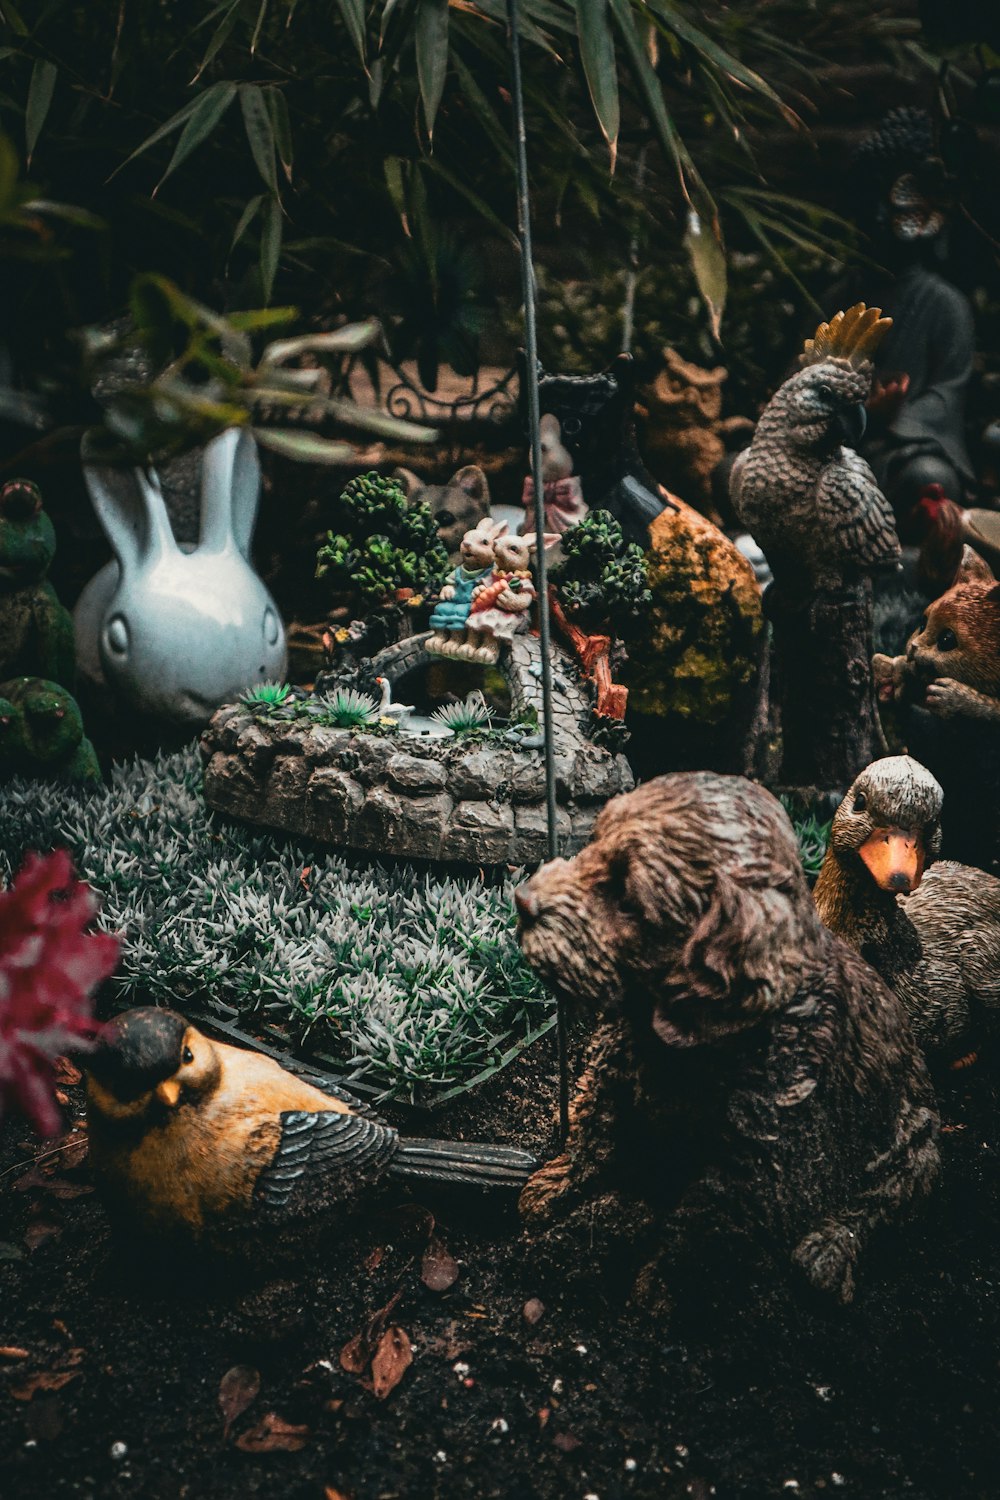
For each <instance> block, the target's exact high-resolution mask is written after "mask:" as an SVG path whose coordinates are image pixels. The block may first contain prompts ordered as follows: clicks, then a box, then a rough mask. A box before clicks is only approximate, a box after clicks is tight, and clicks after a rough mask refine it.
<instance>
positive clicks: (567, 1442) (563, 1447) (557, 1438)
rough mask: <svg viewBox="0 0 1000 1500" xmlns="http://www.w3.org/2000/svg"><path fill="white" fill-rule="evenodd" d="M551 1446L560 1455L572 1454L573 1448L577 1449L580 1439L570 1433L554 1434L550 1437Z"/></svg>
mask: <svg viewBox="0 0 1000 1500" xmlns="http://www.w3.org/2000/svg"><path fill="white" fill-rule="evenodd" d="M552 1446H553V1448H558V1449H559V1452H560V1453H572V1452H573V1450H574V1449H575V1448H579V1446H580V1439H579V1438H578V1437H574V1436H573V1434H572V1433H571V1432H556V1433H553V1435H552Z"/></svg>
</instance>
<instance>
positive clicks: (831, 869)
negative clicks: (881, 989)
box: [814, 755, 1000, 1067]
mask: <svg viewBox="0 0 1000 1500" xmlns="http://www.w3.org/2000/svg"><path fill="white" fill-rule="evenodd" d="M943 803H944V794H943V793H942V790H941V787H940V785H939V784H938V782H937V781H936V780H935V779H934V777H933V776H932V775H931V773H930V772H929V771H928V770H927V768H926V767H925V766H922V765H921V764H920V762H919V761H916V760H914V759H913V758H912V757H911V756H909V755H890V756H886V757H885V758H884V759H882V760H876V761H873V762H872V764H871V765H870V766H868V767H867V768H866V770H864V771H862V773H861V775H860V776H859V777H858V778H857V780H856V781H855V782H854V784H853V786H852V787H851V789H850V791H849V792H848V793H847V796H846V797H845V798H844V800H843V801H842V802H841V804H840V806H839V807H838V809H837V812H836V814H835V816H834V819H833V825H832V828H831V830H830V846H829V848H828V850H827V853H826V858H825V859H824V861H823V866H822V869H821V870H820V873H819V878H818V880H817V881H816V889H815V892H814V895H815V900H816V906H817V909H818V911H819V914H820V917H821V918H822V920H823V922H824V923H825V924H826V926H827V927H829V928H830V930H831V931H832V932H835V933H836V934H837V936H838V937H840V938H842V939H843V940H844V941H845V942H846V943H848V944H850V946H851V947H852V948H855V949H856V950H857V951H858V952H859V953H860V954H861V956H862V957H863V958H864V959H866V960H867V961H868V963H870V964H871V966H872V968H874V969H876V970H877V971H878V973H879V974H881V976H882V978H883V979H884V980H885V981H886V982H887V983H888V984H889V985H890V986H891V987H892V988H893V989H894V990H895V991H896V993H897V994H898V995H899V997H900V998H901V1000H902V1001H903V1003H904V1005H905V1006H906V1009H907V1011H908V1013H909V1017H910V1024H911V1026H912V1027H913V1034H914V1036H915V1037H916V1040H917V1042H918V1043H919V1044H920V1046H921V1047H922V1048H923V1050H924V1051H925V1053H928V1054H930V1055H937V1057H939V1058H940V1059H941V1060H942V1061H946V1062H949V1063H950V1065H951V1066H952V1067H961V1066H963V1065H965V1064H966V1063H968V1062H971V1061H974V1059H975V1053H974V1052H970V1050H969V1049H970V1046H972V1045H974V1044H975V1040H976V1033H977V1025H978V1023H979V1021H980V1019H981V1018H982V1019H988V1018H989V1016H990V1014H991V1013H992V1012H993V1011H995V1010H1000V880H998V879H996V878H995V877H994V876H992V875H987V874H985V873H984V872H983V871H982V870H977V869H973V868H972V867H971V866H969V865H960V864H955V863H954V862H953V861H951V860H940V861H938V862H937V863H934V864H932V861H934V860H935V859H936V857H937V854H938V851H939V850H940V847H941V812H942V806H943ZM928 865H931V868H930V869H926V866H928ZM925 870H926V873H925Z"/></svg>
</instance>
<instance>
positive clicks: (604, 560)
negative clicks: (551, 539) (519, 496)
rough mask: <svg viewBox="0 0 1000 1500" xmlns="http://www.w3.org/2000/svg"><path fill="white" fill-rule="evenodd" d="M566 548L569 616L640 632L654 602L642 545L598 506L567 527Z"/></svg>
mask: <svg viewBox="0 0 1000 1500" xmlns="http://www.w3.org/2000/svg"><path fill="white" fill-rule="evenodd" d="M562 550H563V557H564V562H563V566H562V571H561V572H560V574H559V581H558V587H559V597H560V600H561V602H562V605H563V608H564V609H565V611H566V613H567V615H568V616H569V618H570V619H571V620H572V621H574V623H575V624H578V625H579V626H580V627H581V629H584V630H595V631H604V630H607V629H608V628H609V627H610V630H611V632H612V634H614V635H620V636H621V637H622V638H623V639H625V640H627V639H628V638H629V637H630V636H633V635H635V633H636V630H637V628H638V627H640V626H641V624H642V621H643V620H644V619H645V617H646V615H647V613H648V612H649V607H650V605H651V604H652V602H653V596H652V594H651V593H650V591H649V585H648V579H647V576H646V563H645V559H644V557H643V554H642V548H641V547H639V546H637V545H636V544H635V542H626V541H625V538H624V537H623V535H622V529H621V526H620V524H619V523H618V522H617V521H616V520H615V518H614V516H612V515H611V513H610V512H609V511H606V510H593V511H591V512H590V514H589V515H588V516H585V517H584V519H583V520H582V521H581V522H580V524H579V526H573V527H571V528H570V530H569V531H567V532H566V533H565V535H564V536H563V538H562Z"/></svg>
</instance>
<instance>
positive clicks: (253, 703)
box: [239, 682, 292, 709]
mask: <svg viewBox="0 0 1000 1500" xmlns="http://www.w3.org/2000/svg"><path fill="white" fill-rule="evenodd" d="M291 691H292V690H291V687H290V686H289V685H288V683H287V682H259V683H257V685H256V686H255V687H252V688H248V690H247V691H246V692H245V693H243V694H242V695H241V697H240V700H239V701H240V702H241V703H245V704H246V706H247V708H258V707H259V708H263V709H269V708H278V707H279V706H280V705H281V704H282V703H284V702H286V700H287V699H288V698H289V696H290V695H291Z"/></svg>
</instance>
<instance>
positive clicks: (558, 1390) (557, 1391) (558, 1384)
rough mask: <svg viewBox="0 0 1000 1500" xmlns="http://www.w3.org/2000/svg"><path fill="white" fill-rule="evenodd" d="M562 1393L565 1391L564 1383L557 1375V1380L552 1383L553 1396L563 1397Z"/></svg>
mask: <svg viewBox="0 0 1000 1500" xmlns="http://www.w3.org/2000/svg"><path fill="white" fill-rule="evenodd" d="M562 1391H563V1383H562V1381H561V1380H560V1379H559V1376H558V1375H557V1376H556V1378H555V1380H553V1382H552V1394H553V1396H561V1395H562Z"/></svg>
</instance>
